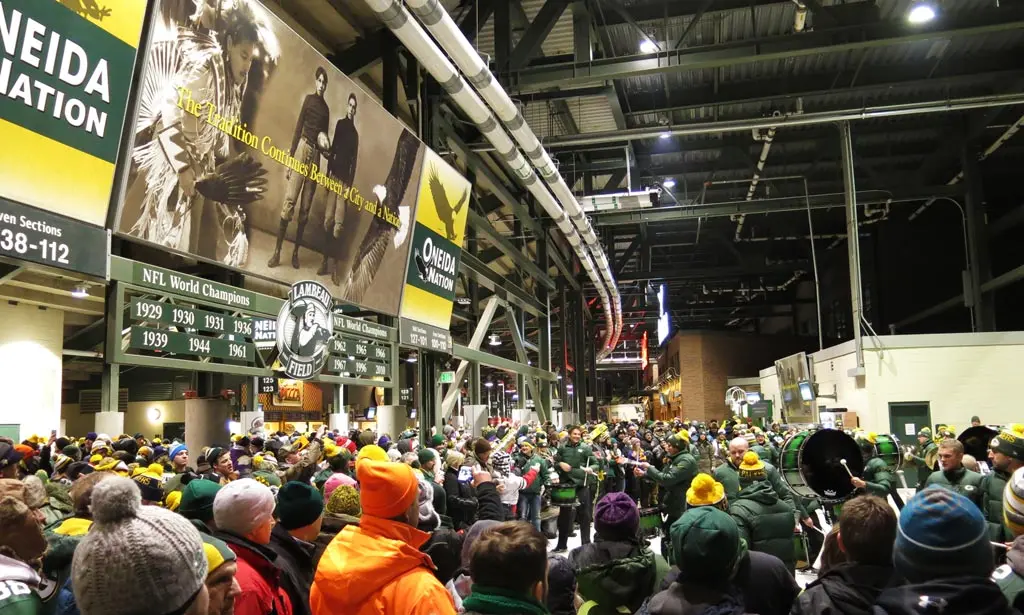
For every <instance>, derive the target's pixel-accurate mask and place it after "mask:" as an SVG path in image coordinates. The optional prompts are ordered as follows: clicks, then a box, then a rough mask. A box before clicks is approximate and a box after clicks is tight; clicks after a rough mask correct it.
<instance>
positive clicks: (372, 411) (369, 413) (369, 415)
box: [366, 408, 377, 421]
mask: <svg viewBox="0 0 1024 615" xmlns="http://www.w3.org/2000/svg"><path fill="white" fill-rule="evenodd" d="M366 420H367V421H375V420H377V409H376V408H367V409H366Z"/></svg>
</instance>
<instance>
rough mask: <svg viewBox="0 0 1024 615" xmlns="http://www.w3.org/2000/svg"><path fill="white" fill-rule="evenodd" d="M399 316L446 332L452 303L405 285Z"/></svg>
mask: <svg viewBox="0 0 1024 615" xmlns="http://www.w3.org/2000/svg"><path fill="white" fill-rule="evenodd" d="M401 314H402V317H403V318H409V319H411V320H415V321H417V322H422V323H426V324H428V325H433V326H435V327H439V328H441V329H444V330H445V331H447V330H448V327H450V326H451V321H452V302H451V301H449V300H447V299H445V298H444V297H438V296H437V295H435V294H433V293H428V292H427V291H425V290H422V289H419V288H416V287H415V286H413V285H412V284H406V285H405V294H404V295H403V296H402V309H401Z"/></svg>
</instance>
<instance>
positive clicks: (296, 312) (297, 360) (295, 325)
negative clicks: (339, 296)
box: [277, 281, 334, 380]
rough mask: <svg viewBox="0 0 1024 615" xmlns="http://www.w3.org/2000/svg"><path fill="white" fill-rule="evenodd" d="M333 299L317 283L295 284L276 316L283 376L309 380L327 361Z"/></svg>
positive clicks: (329, 293) (327, 291)
mask: <svg viewBox="0 0 1024 615" xmlns="http://www.w3.org/2000/svg"><path fill="white" fill-rule="evenodd" d="M333 305H334V299H333V298H332V297H331V292H330V291H329V290H327V287H326V286H324V285H323V284H321V283H319V282H311V281H306V282H296V283H295V284H294V285H292V287H291V289H290V290H289V291H288V300H287V301H285V303H284V305H282V306H281V311H280V312H279V313H278V315H277V350H278V352H279V353H280V361H281V366H282V367H283V368H284V374H285V376H287V377H288V378H291V379H293V380H308V379H310V378H312V377H313V376H315V375H317V374H319V373H320V370H321V369H323V367H324V364H325V363H326V362H327V355H328V349H327V346H328V343H329V342H330V341H331V318H332V317H331V309H332V307H333Z"/></svg>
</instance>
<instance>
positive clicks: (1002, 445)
mask: <svg viewBox="0 0 1024 615" xmlns="http://www.w3.org/2000/svg"><path fill="white" fill-rule="evenodd" d="M988 460H989V464H990V465H991V466H992V471H991V472H989V473H988V474H986V475H984V476H982V477H981V512H982V513H984V514H985V520H986V521H987V522H988V531H989V540H991V541H993V542H1008V541H1010V540H1012V539H1013V533H1012V532H1011V531H1010V529H1009V528H1008V527H1007V526H1006V521H1005V518H1004V517H1003V492H1004V490H1005V489H1006V483H1007V481H1009V480H1010V477H1011V476H1012V475H1013V473H1014V472H1016V471H1017V470H1018V469H1019V468H1022V467H1024V425H1011V426H1010V427H1008V428H1006V429H1004V430H1002V431H1000V432H999V434H998V435H996V437H995V438H992V441H991V442H989V450H988Z"/></svg>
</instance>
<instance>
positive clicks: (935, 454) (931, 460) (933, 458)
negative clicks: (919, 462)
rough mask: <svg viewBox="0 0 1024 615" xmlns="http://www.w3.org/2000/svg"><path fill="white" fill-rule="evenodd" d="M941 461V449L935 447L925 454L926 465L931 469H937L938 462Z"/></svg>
mask: <svg viewBox="0 0 1024 615" xmlns="http://www.w3.org/2000/svg"><path fill="white" fill-rule="evenodd" d="M938 461H939V449H938V448H933V449H932V450H930V451H928V452H927V453H925V454H924V465H925V467H926V468H928V469H929V470H935V469H936V464H937V463H938Z"/></svg>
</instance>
